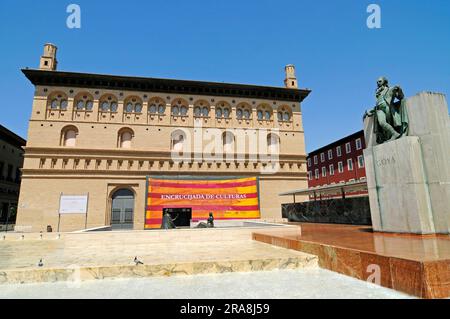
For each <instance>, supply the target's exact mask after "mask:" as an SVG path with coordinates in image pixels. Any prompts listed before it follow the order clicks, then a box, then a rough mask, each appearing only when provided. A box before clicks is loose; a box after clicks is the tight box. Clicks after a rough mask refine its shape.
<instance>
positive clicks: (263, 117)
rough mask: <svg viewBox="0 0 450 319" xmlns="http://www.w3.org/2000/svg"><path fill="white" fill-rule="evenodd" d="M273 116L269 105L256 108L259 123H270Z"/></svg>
mask: <svg viewBox="0 0 450 319" xmlns="http://www.w3.org/2000/svg"><path fill="white" fill-rule="evenodd" d="M272 115H273V109H272V107H271V106H270V105H269V104H259V105H258V107H257V108H256V117H257V119H258V121H270V120H271V119H272Z"/></svg>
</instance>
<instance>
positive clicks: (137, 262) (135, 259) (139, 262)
mask: <svg viewBox="0 0 450 319" xmlns="http://www.w3.org/2000/svg"><path fill="white" fill-rule="evenodd" d="M134 263H135V264H136V266H137V265H143V264H144V263H143V262H142V261H140V260H139V259H137V257H134Z"/></svg>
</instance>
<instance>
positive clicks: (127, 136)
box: [118, 128, 134, 148]
mask: <svg viewBox="0 0 450 319" xmlns="http://www.w3.org/2000/svg"><path fill="white" fill-rule="evenodd" d="M133 137H134V132H133V131H132V130H131V129H129V128H124V129H121V130H120V131H119V134H118V146H119V147H120V148H131V144H132V141H133Z"/></svg>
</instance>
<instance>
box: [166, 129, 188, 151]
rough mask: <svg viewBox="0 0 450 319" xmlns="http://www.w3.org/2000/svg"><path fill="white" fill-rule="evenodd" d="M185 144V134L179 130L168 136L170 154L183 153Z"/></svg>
mask: <svg viewBox="0 0 450 319" xmlns="http://www.w3.org/2000/svg"><path fill="white" fill-rule="evenodd" d="M186 143H187V134H186V132H185V131H183V130H181V129H176V130H174V131H172V133H171V134H170V150H171V151H172V152H184V151H185V148H186Z"/></svg>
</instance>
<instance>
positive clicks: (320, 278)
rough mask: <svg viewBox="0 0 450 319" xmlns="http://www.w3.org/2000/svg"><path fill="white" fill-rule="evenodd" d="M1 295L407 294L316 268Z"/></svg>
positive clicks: (53, 286)
mask: <svg viewBox="0 0 450 319" xmlns="http://www.w3.org/2000/svg"><path fill="white" fill-rule="evenodd" d="M7 298H93V299H94V298H102V299H103V298H141V299H160V298H189V299H215V298H217V299H227V298H237V299H240V298H248V299H260V298H261V299H277V298H287V299H297V298H338V299H340V298H350V299H366V298H369V299H370V298H377V299H397V298H412V297H411V296H408V295H405V294H403V293H400V292H397V291H395V290H392V289H387V288H383V287H381V286H376V285H374V284H370V283H367V282H364V281H361V280H357V279H354V278H351V277H348V276H344V275H340V274H337V273H334V272H331V271H328V270H324V269H319V268H311V267H310V268H304V269H297V270H274V271H259V272H247V273H239V272H236V273H225V274H207V275H195V276H173V277H152V278H139V279H116V280H110V279H107V280H94V281H83V282H80V283H76V282H70V283H69V282H56V283H37V284H14V285H1V286H0V299H7Z"/></svg>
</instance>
